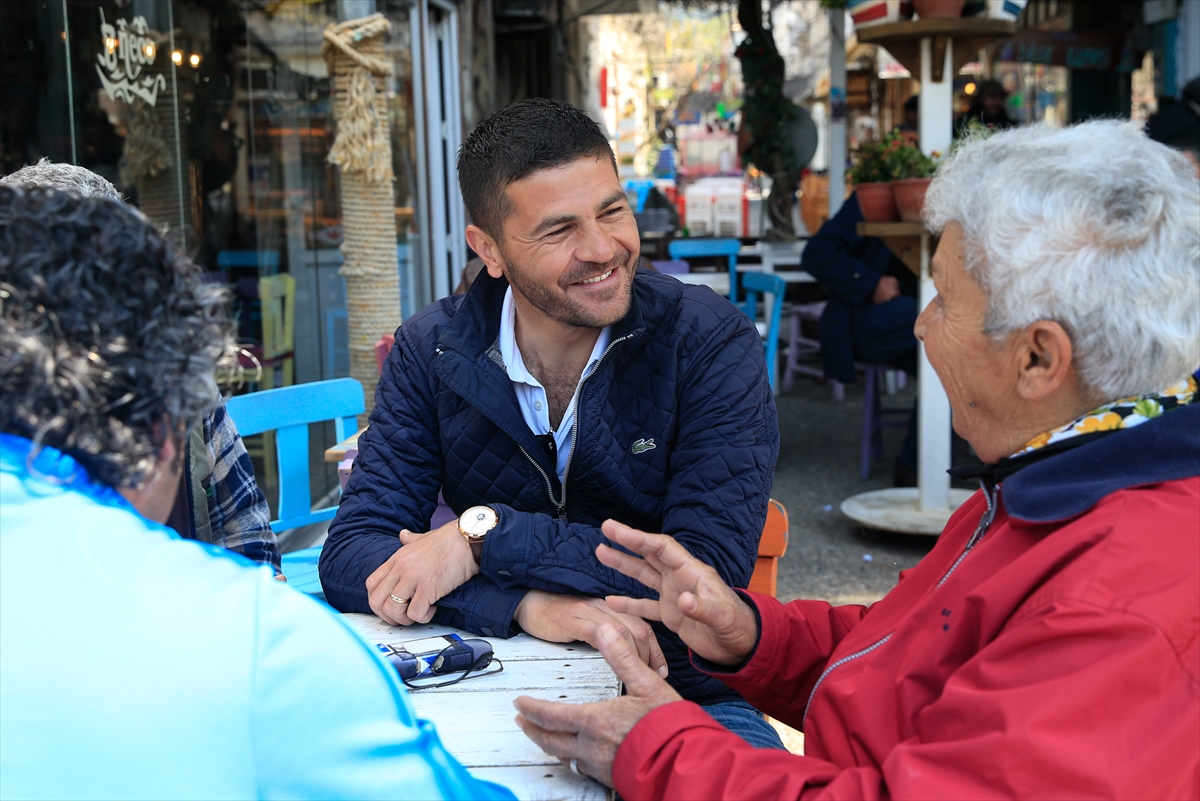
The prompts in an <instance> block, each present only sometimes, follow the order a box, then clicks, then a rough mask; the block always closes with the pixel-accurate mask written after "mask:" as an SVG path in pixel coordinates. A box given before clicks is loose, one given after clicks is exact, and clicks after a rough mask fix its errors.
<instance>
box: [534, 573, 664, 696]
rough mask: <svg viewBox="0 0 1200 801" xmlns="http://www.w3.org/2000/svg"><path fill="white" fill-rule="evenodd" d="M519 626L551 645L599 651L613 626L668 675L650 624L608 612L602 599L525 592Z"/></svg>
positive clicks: (642, 656)
mask: <svg viewBox="0 0 1200 801" xmlns="http://www.w3.org/2000/svg"><path fill="white" fill-rule="evenodd" d="M515 617H516V619H517V624H518V625H520V627H521V628H522V629H523V630H524V631H525V632H526V633H527V634H532V635H533V636H534V637H537V638H538V639H539V640H549V641H550V642H575V641H576V640H582V641H583V642H586V643H587V644H588V645H591V646H592V647H593V648H599V647H600V645H599V640H598V639H597V638H598V636H599V633H600V629H601V628H602V627H603V626H604V625H606V624H607V625H609V626H612V627H613V629H614V630H615V631H616V632H617V634H618V636H620V637H622V638H623V639H624V640H625V641H626V642H627V643H628V644H629V646H630V647H632V648H633V649H635V650H634V653H636V654H637V655H638V657H639V658H640V659H641V660H642V663H643V664H646V665H649V666H650V667H652V668H653V669H654V670H657V671H658V674H659V675H660V676H663V677H665V676H666V675H667V659H666V657H664V656H663V652H662V648H660V647H659V645H658V638H657V637H655V636H654V629H652V628H650V624H649V623H647V622H646V621H644V620H639V619H638V618H636V617H630V616H629V615H623V614H620V613H618V612H614V611H613V610H612V609H609V608H608V606H607V605H606V604H605V603H604V601H601V600H600V599H599V598H580V597H578V596H575V595H556V594H554V593H551V592H542V591H541V590H530V591H529V592H527V593H525V597H524V598H522V599H521V603H520V604H518V605H517V611H516V615H515Z"/></svg>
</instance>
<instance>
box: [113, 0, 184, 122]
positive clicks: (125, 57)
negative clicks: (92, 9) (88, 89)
mask: <svg viewBox="0 0 1200 801" xmlns="http://www.w3.org/2000/svg"><path fill="white" fill-rule="evenodd" d="M147 31H148V28H147V26H146V18H145V17H134V18H133V22H132V23H130V22H129V21H127V20H125V19H118V20H117V25H116V27H115V28H114V27H113V26H112V25H109V24H108V21H107V20H105V19H104V9H100V40H101V41H100V54H99V55H97V56H96V61H97V62H99V63H97V64H96V72H97V73H99V74H100V82H101V83H102V84H104V91H105V92H107V93H108V96H109V97H110V98H112V99H113V100H123V101H125V102H126V103H132V102H133V99H134V98H135V97H140V98H141V99H142V100H145V101H146V102H147V103H149V104H150V105H152V106H153V105H154V104H155V103H156V102H157V101H158V92H159V90H161V89H166V88H167V79H166V77H164V76H163V75H162V74H161V73H160V74H156V75H142V67H146V66H149V65H151V64H153V63H154V59H155V58H156V57H157V56H158V46H157V45H155V43H154V40H153V39H151V38H150V37H149V36H147V35H146V34H147Z"/></svg>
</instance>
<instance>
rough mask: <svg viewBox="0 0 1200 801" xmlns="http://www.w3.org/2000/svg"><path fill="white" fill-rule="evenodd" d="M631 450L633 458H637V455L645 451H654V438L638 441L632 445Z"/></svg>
mask: <svg viewBox="0 0 1200 801" xmlns="http://www.w3.org/2000/svg"><path fill="white" fill-rule="evenodd" d="M632 450H633V455H634V456H637V455H638V454H639V453H645V452H646V451H652V450H654V438H653V437H651V438H650V439H639V440H638V441H637V442H635V443H633V448H632Z"/></svg>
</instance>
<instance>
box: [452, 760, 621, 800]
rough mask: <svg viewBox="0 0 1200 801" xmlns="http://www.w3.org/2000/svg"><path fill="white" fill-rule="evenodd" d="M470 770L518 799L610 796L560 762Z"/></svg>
mask: <svg viewBox="0 0 1200 801" xmlns="http://www.w3.org/2000/svg"><path fill="white" fill-rule="evenodd" d="M471 773H472V774H473V775H475V776H476V777H478V778H480V779H484V780H486V781H489V782H496V784H502V785H504V786H505V787H507V788H508V789H510V790H512V791H513V792H514V793H516V795H517V798H522V799H524V798H528V799H536V801H567V799H577V801H607V799H610V798H612V795H611V794H610V792H609V789H608V788H607V787H605V786H604V785H602V784H601V783H600V782H598V781H596V780H595V779H590V778H588V777H586V776H576V775H575V774H574V773H572V772H571V771H570V770H568V769H567V766H566V765H561V764H559V765H541V766H512V767H505V768H472V769H471Z"/></svg>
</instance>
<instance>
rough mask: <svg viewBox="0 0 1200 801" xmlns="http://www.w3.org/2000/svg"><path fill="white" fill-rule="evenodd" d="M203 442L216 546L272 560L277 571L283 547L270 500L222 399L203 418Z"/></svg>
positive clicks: (262, 560) (209, 506)
mask: <svg viewBox="0 0 1200 801" xmlns="http://www.w3.org/2000/svg"><path fill="white" fill-rule="evenodd" d="M204 445H205V450H206V451H207V454H206V455H207V457H208V463H209V467H210V469H211V473H210V475H209V479H208V488H207V489H208V492H207V495H208V517H209V522H210V524H211V527H212V533H213V539H212V542H213V544H214V545H219V546H220V547H222V548H225V549H226V550H230V551H236V552H237V553H240V554H242V555H243V556H245V557H246V558H248V559H253V560H254V561H255V562H261V563H262V564H269V565H271V566H272V567H274V568H275V572H276V573H279V572H280V563H279V545H278V543H277V542H276V540H275V532H274V531H272V530H271V513H270V511H269V510H268V509H267V499H266V498H265V497H263V494H262V490H260V489H259V488H258V483H257V482H256V481H255V480H254V467H253V465H251V463H250V454H248V453H246V446H245V444H244V443H243V442H242V438H241V437H240V436H238V432H237V428H236V427H235V426H234V425H233V419H232V418H231V417H230V416H229V414H228V413H227V412H226V411H225V404H224V403H223V402H222V403H221V404H220V405H218V406H217V408H216V410H215V411H214V412H213V413H212V415H211V416H210V417H208V418H206V419H205V420H204Z"/></svg>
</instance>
